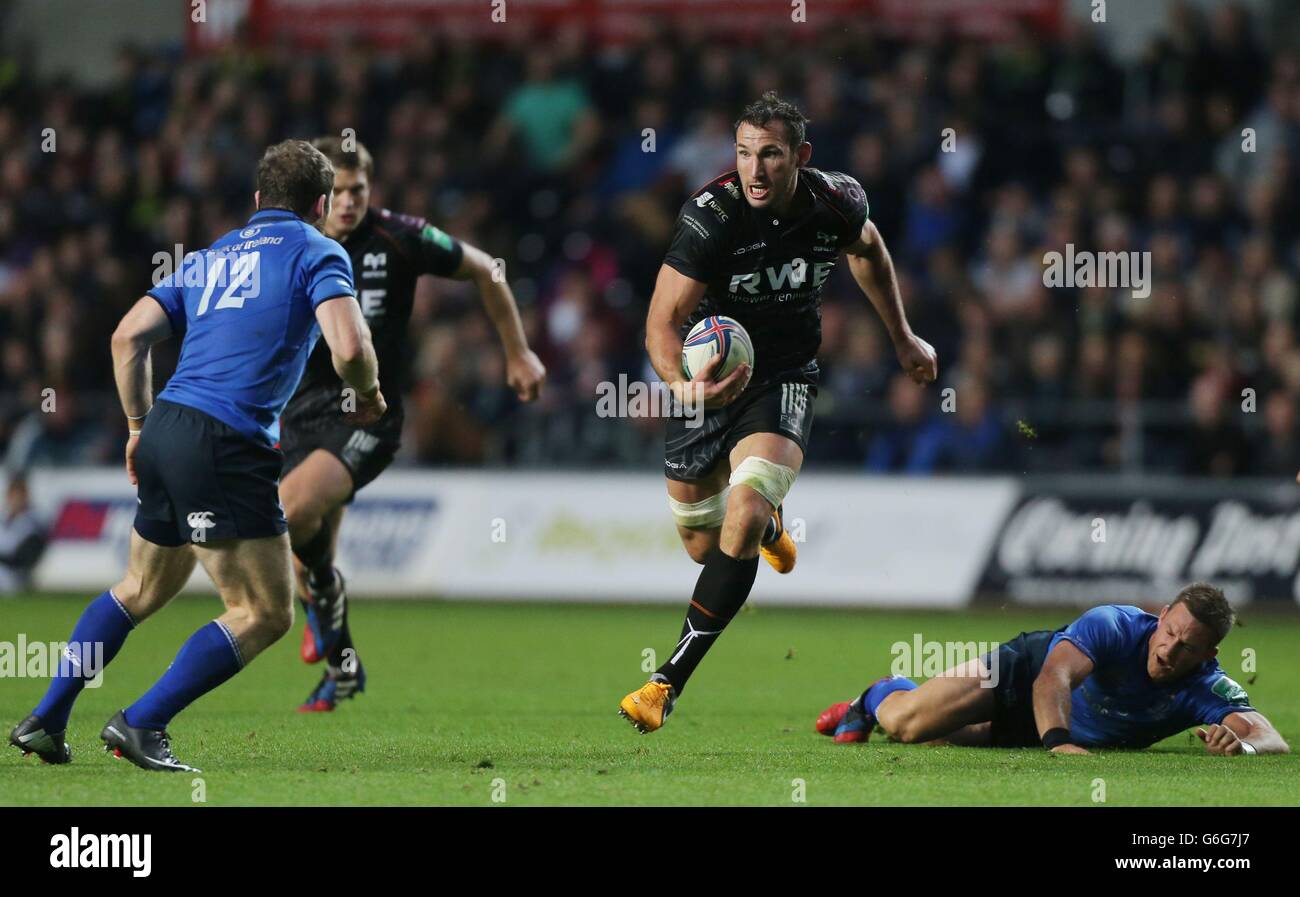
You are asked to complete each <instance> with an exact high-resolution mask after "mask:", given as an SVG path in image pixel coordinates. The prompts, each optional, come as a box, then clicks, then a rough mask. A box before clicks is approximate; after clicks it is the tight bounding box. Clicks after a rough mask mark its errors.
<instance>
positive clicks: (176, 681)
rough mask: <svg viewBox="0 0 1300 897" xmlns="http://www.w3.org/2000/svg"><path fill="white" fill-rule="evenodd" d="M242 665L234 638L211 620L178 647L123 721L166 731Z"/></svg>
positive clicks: (216, 622)
mask: <svg viewBox="0 0 1300 897" xmlns="http://www.w3.org/2000/svg"><path fill="white" fill-rule="evenodd" d="M243 665H244V660H243V658H242V657H241V656H240V653H239V643H238V642H237V641H235V636H234V634H233V633H231V631H230V630H229V629H227V628H226V627H225V625H224V624H222V623H219V622H218V621H216V620H213V621H212V622H211V623H209V624H207V625H206V626H204V627H202V628H201V629H199V630H198V631H197V632H195V633H194V634H193V635H192V636H190V638H189V641H187V642H186V643H185V644H183V645H181V649H180V651H178V652H177V653H176V659H175V660H173V661H172V665H171V666H169V667H168V668H167V672H165V673H163V674H162V678H161V679H159V680H158V681H157V682H155V683H154V685H153V688H151V689H149V690H148V691H147V692H145V693H144V696H143V697H141V698H140V700H138V701H136V702H135V703H134V704H132V705H131V706H130V707H128V708H126V721H127V722H128V723H129V724H130V725H132V726H135V727H137V728H141V729H166V728H167V724H168V723H170V722H171V721H172V717H174V716H175V715H176V714H178V713H180V712H181V711H182V710H184V709H185V708H186V707H188V706H189V705H190V704H192V703H194V702H195V701H196V700H198V699H199V698H200V697H202V696H203V695H205V694H207V693H208V692H210V691H212V689H214V688H216V687H217V686H218V685H220V684H221V683H223V682H225V681H226V680H227V679H229V678H230V677H231V676H233V675H235V674H236V673H238V672H239V670H240V669H241V668H242V667H243Z"/></svg>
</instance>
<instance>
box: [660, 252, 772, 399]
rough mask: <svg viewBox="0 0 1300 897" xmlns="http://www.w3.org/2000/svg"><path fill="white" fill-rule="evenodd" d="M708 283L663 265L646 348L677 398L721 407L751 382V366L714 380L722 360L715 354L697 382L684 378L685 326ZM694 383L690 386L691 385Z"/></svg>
mask: <svg viewBox="0 0 1300 897" xmlns="http://www.w3.org/2000/svg"><path fill="white" fill-rule="evenodd" d="M707 289H708V284H706V283H704V282H703V281H699V280H695V279H693V278H690V277H687V276H686V275H685V274H682V273H681V272H680V271H678V270H677V269H676V268H673V267H672V266H671V265H662V266H660V268H659V277H658V279H657V280H656V281H655V291H654V295H653V296H651V297H650V312H649V313H648V314H647V315H646V321H645V349H646V352H647V353H648V354H649V356H650V364H651V365H652V366H653V367H654V369H655V373H657V374H658V375H659V378H660V379H661V380H663V381H664V383H665V384H667V386H668V388H669V389H670V390H672V392H673V395H675V396H676V397H677V400H678V401H680V402H682V403H684V404H686V405H687V406H688V407H690V406H691V404H692V403H694V402H701V403H702V404H703V407H705V408H720V407H722V406H723V405H726V404H727V403H728V402H730V401H732V400H733V399H735V398H736V396H738V395H740V394H741V392H743V391H744V389H745V387H746V386H747V385H749V375H750V367H749V365H747V364H742V365H740V366H739V367H737V368H736V369H735V370H734V371H732V372H731V373H730V374H728V375H727V376H726V377H725V378H723V379H722V380H719V381H717V382H714V380H713V373H714V371H716V370H717V369H718V365H720V364H721V363H722V356H721V355H715V356H713V358H710V359H709V361H708V363H707V364H705V365H704V367H703V368H702V369H701V370H700V371H699V372H698V373H696V375H695V379H694V381H688V380H686V379H685V378H684V377H683V371H682V335H681V334H682V325H683V324H685V323H686V319H687V318H689V317H690V316H691V313H692V312H694V311H695V309H696V308H697V307H698V306H699V304H700V301H701V300H702V299H703V298H704V292H705V290H707ZM688 383H691V384H692V386H690V387H688V386H687V384H688Z"/></svg>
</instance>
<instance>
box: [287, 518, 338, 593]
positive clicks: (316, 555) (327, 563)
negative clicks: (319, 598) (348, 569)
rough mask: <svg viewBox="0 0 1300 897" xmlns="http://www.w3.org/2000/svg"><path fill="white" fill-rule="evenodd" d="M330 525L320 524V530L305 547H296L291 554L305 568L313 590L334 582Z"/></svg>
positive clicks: (324, 522)
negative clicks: (296, 557)
mask: <svg viewBox="0 0 1300 897" xmlns="http://www.w3.org/2000/svg"><path fill="white" fill-rule="evenodd" d="M330 535H331V534H330V525H329V523H327V522H326V521H324V520H322V521H321V522H320V529H318V530H316V535H314V536H312V537H311V538H310V539H309V540H308V541H307V543H306V544H305V545H299V546H296V547H295V548H294V549H293V553H294V554H295V555H297V556H298V560H300V561H302V565H303V566H304V567H306V568H307V577H308V582H309V583H310V585H311V587H312V588H313V589H317V588H323V587H326V586H329V585H330V584H331V583H333V582H334V553H333V545H332V544H331V542H332V540H331V538H330Z"/></svg>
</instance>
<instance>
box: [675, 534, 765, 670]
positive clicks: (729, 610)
mask: <svg viewBox="0 0 1300 897" xmlns="http://www.w3.org/2000/svg"><path fill="white" fill-rule="evenodd" d="M757 572H758V558H756V557H753V558H750V559H749V560H737V559H736V558H733V557H731V556H730V555H728V554H726V553H724V552H723V551H722V549H720V548H717V549H714V551H713V553H712V554H710V555H709V556H708V558H707V559H706V560H705V561H704V569H703V570H701V571H700V578H699V579H698V580H696V582H695V594H694V595H693V596H692V597H691V604H690V607H688V608H687V609H686V622H685V623H684V624H683V626H682V636H681V639H680V640H679V641H678V642H677V647H675V648H674V649H673V653H672V656H671V658H669V660H668V662H667V663H665V664H664V665H663V666H661V667H659V669H658V671H657V675H658V676H659V677H660V678H662V679H665V680H667V681H668V683H669V684H670V685H672V687H673V688H674V689H675V690H676V692H677V694H679V695H680V694H681V693H682V689H684V688H685V687H686V680H687V679H689V678H690V677H691V673H693V672H695V668H696V667H697V666H699V663H700V661H701V660H703V659H704V655H705V654H707V653H708V650H709V648H710V647H712V645H713V643H714V642H715V641H717V639H718V636H719V635H721V634H722V630H723V629H725V628H726V626H727V624H728V623H730V622H731V618H732V617H734V616H735V615H736V614H737V613H738V612H739V611H740V608H741V607H742V606H743V605H744V603H745V600H746V599H747V598H749V590H750V589H752V588H753V587H754V576H755V574H756V573H757Z"/></svg>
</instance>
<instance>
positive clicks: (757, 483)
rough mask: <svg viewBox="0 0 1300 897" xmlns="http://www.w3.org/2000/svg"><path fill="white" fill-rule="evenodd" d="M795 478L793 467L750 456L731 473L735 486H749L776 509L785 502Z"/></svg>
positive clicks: (732, 482) (732, 483)
mask: <svg viewBox="0 0 1300 897" xmlns="http://www.w3.org/2000/svg"><path fill="white" fill-rule="evenodd" d="M795 476H796V474H795V472H794V469H793V468H791V467H786V466H785V465H784V464H777V463H776V462H775V461H769V460H767V459H766V458H759V457H757V456H755V455H750V456H749V457H748V458H746V459H745V460H744V461H741V462H740V464H739V465H737V467H736V469H735V470H733V471H732V472H731V480H730V482H731V485H733V486H748V487H749V488H751V489H753V490H754V491H755V492H757V493H758V494H759V495H761V496H763V497H764V498H766V499H767V500H768V501H769V502H771V504H772V507H774V508H776V507H779V506H780V504H781V502H783V501H785V496H786V493H788V492H789V491H790V487H791V486H793V485H794V478H795Z"/></svg>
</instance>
